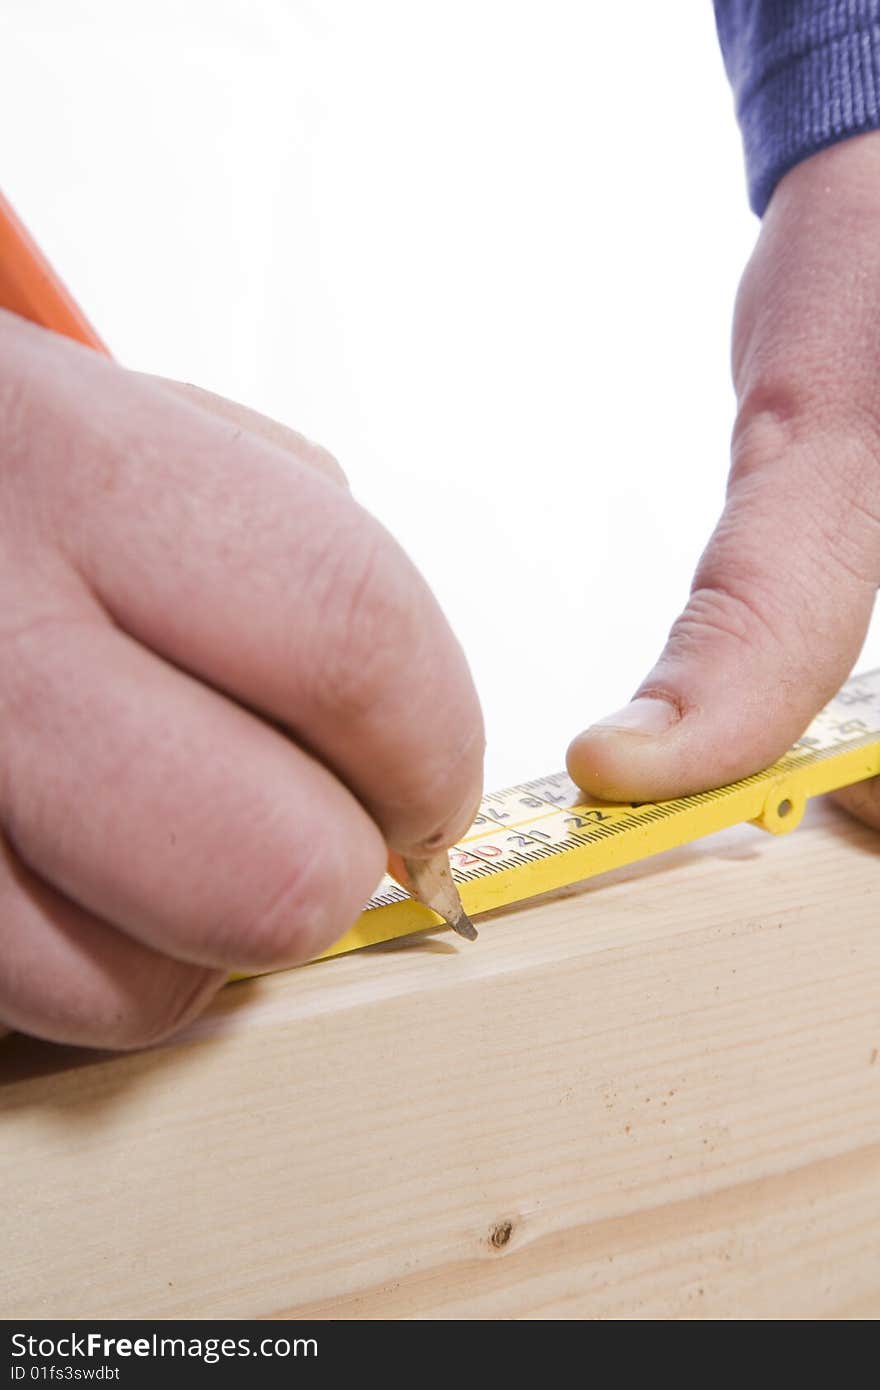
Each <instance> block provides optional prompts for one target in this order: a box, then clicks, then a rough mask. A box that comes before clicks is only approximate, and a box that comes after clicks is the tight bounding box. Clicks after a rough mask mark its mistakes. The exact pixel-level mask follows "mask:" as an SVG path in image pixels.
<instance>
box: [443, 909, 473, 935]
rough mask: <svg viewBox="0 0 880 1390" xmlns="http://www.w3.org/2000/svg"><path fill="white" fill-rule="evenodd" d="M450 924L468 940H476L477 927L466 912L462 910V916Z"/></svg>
mask: <svg viewBox="0 0 880 1390" xmlns="http://www.w3.org/2000/svg"><path fill="white" fill-rule="evenodd" d="M449 925H450V927H451V928H452V930H453V931H457V932H458V934H459V936H463V937H464V938H465V940H466V941H476V939H477V929H476V927H475V926H474V924H473V922H472V921H471V919H470V917H468V915H467V913H466V912H464V911H462V913H461V916H460V917H456V918H455V921H454V922H450V923H449Z"/></svg>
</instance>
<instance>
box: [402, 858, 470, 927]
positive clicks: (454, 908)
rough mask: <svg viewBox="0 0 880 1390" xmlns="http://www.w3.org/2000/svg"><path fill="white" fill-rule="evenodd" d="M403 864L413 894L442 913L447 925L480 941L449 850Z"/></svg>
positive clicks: (441, 915) (433, 909) (433, 910)
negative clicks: (454, 870)
mask: <svg viewBox="0 0 880 1390" xmlns="http://www.w3.org/2000/svg"><path fill="white" fill-rule="evenodd" d="M403 867H404V868H405V869H406V872H407V876H408V878H409V887H410V889H411V891H412V894H413V897H415V898H418V900H419V902H420V903H424V905H425V907H429V908H430V909H431V911H432V912H436V913H437V915H438V916H439V917H442V918H443V920H444V922H445V923H446V924H447V926H450V927H452V929H453V931H456V932H458V934H459V936H463V937H464V938H465V940H466V941H476V939H477V929H476V927H475V926H474V924H473V922H472V921H471V919H470V917H468V915H467V913H466V912H465V910H464V908H463V907H462V903H461V898H460V897H459V895H458V889H457V888H456V886H455V880H454V879H453V877H452V869H451V868H450V865H449V855H448V854H435V855H432V857H431V858H430V859H404V861H403Z"/></svg>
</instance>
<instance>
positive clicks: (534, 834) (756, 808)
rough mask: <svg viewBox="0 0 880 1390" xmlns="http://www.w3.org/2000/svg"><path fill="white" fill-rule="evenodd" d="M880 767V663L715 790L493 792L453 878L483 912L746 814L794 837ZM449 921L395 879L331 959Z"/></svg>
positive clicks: (455, 859)
mask: <svg viewBox="0 0 880 1390" xmlns="http://www.w3.org/2000/svg"><path fill="white" fill-rule="evenodd" d="M878 775H880V670H877V671H871V672H869V673H868V674H866V675H862V676H854V677H853V678H852V679H851V680H849V681H847V683H846V685H845V686H844V687H843V689H842V690H841V691H839V693H838V694H837V695H836V696H835V697H834V699H833V700H832V701H831V702H830V704H829V705H827V706H826V708H825V709H823V710H822V712H821V713H820V714H819V715H817V717H816V718H815V719H814V720H813V722H812V724H811V725H810V727H809V728H808V729H807V731H806V733H805V734H804V735H803V737H802V738H799V739H798V741H797V743H796V744H795V745H794V747H793V748H791V749H790V750H789V752H788V753H786V754H785V756H784V757H782V758H780V759H779V761H778V762H776V763H773V765H772V766H771V767H768V768H766V769H765V770H764V771H763V772H758V773H755V775H754V776H753V777H744V778H743V779H742V781H740V782H732V783H731V784H730V786H726V787H718V788H717V789H716V790H715V791H709V792H699V793H697V794H696V795H695V796H682V797H677V798H676V799H675V800H672V801H659V802H655V803H650V802H644V803H641V804H638V803H632V802H624V803H617V802H591V801H586V800H585V799H584V793H583V792H582V791H581V790H580V788H579V787H576V786H575V784H574V783H573V782H572V781H571V779H570V778H569V777H568V776H567V775H566V774H565V773H564V772H557V773H553V774H552V775H551V776H549V777H539V778H538V779H537V780H536V781H534V782H523V783H522V784H521V785H520V786H518V787H509V788H507V790H505V791H500V792H491V793H490V794H489V795H488V796H486V797H485V798H484V799H483V801H482V803H481V805H480V812H479V815H478V816H477V818H476V820H475V821H474V824H473V826H472V828H471V831H470V833H469V834H468V835H467V836H465V838H464V839H463V840H462V841H461V842H460V843H459V844H457V845H456V846H455V847H454V849H452V850H451V852H450V862H451V865H452V873H453V878H454V879H455V881H456V883H457V885H458V888H459V891H460V893H461V898H462V902H463V903H464V908H465V911H466V912H467V913H468V915H469V916H470V917H479V916H480V914H481V913H483V912H489V911H491V910H493V909H494V908H499V907H507V906H508V905H509V904H511V903H517V902H522V901H524V900H525V899H527V898H534V897H537V896H538V894H540V893H547V892H550V891H551V890H553V889H555V888H564V887H568V886H570V885H572V884H575V883H580V882H581V881H582V880H583V879H587V878H593V877H594V876H595V875H596V874H602V873H606V872H607V871H608V870H609V869H617V868H620V866H621V865H623V864H632V863H635V862H636V860H639V859H646V858H647V857H648V856H649V855H652V854H660V853H661V852H662V851H663V850H666V849H674V848H675V847H676V846H677V845H683V844H687V843H688V842H689V841H690V840H698V839H700V838H701V837H702V836H704V835H711V834H713V833H714V832H715V831H716V830H724V829H726V828H727V827H728V826H731V825H738V824H740V823H741V822H743V821H751V822H753V824H755V825H758V826H761V827H762V828H763V829H764V830H769V831H771V832H772V833H773V834H774V835H785V834H787V833H788V832H789V831H790V830H794V829H795V828H796V827H797V825H798V824H799V823H800V821H801V819H802V817H803V814H804V809H805V807H806V804H807V801H808V800H809V798H810V797H811V796H821V795H822V793H823V792H829V791H836V790H837V789H838V788H839V787H846V786H849V785H851V784H852V783H854V782H862V781H864V780H865V779H866V778H868V777H876V776H878ZM442 925H443V923H442V921H441V919H440V918H439V917H437V916H436V914H435V913H433V912H431V911H430V909H428V908H426V907H422V905H421V904H420V903H417V902H414V901H413V899H412V898H410V897H409V895H408V894H407V893H406V892H405V891H404V890H403V889H402V888H401V887H400V886H399V885H398V884H397V883H395V882H394V880H393V879H392V878H389V877H386V878H384V879H383V881H382V883H381V884H380V885H379V888H378V889H377V891H376V892H375V893H374V895H373V897H372V898H371V899H370V901H369V902H368V903H367V905H366V908H365V909H364V911H363V913H362V914H361V916H360V917H359V918H358V920H357V922H356V923H355V924H354V926H353V927H352V928H351V929H350V931H347V932H346V933H345V935H344V936H343V937H341V938H340V940H339V941H337V942H336V944H335V945H334V946H333V947H331V949H330V950H329V951H326V952H325V953H324V957H326V956H334V955H339V954H340V953H341V952H343V951H353V950H357V949H358V948H359V947H362V946H371V945H375V944H376V943H377V942H380V941H390V940H392V939H393V938H394V937H399V936H406V935H408V934H409V933H410V932H416V931H423V930H425V929H426V928H430V927H436V926H442ZM474 949H478V948H477V947H475V948H474ZM324 957H322V959H323V958H324Z"/></svg>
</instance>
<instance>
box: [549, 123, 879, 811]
mask: <svg viewBox="0 0 880 1390" xmlns="http://www.w3.org/2000/svg"><path fill="white" fill-rule="evenodd" d="M733 370H734V382H735V385H736V391H737V399H738V412H737V420H736V426H735V430H734V437H733V463H732V468H731V472H730V479H729V483H728V490H727V500H726V504H725V507H724V512H723V514H722V516H721V520H720V521H719V523H718V525H717V527H716V529H715V532H714V534H713V536H712V538H711V539H710V541H709V544H708V546H707V548H706V550H705V552H704V554H703V556H702V559H701V560H700V563H699V566H698V568H697V573H696V576H695V578H694V583H693V587H692V590H691V596H690V599H689V601H688V605H687V607H686V608H685V610H684V612H683V613H682V615H681V617H680V618H679V619H678V621H677V622H676V623H675V626H674V627H673V629H672V631H671V633H670V635H669V640H668V642H667V645H666V648H665V650H664V652H663V654H662V656H661V657H660V660H659V661H658V662H657V664H656V666H655V667H654V669H653V670H652V671H651V672H650V674H649V675H648V677H647V678H646V680H645V681H644V682H643V683H642V685H641V686H640V687H639V690H638V691H637V692H636V695H635V697H634V699H633V702H632V703H631V704H630V705H629V706H628V707H627V708H626V709H624V710H622V711H621V712H620V713H618V714H616V715H612V716H610V717H609V718H608V719H607V720H605V721H602V722H601V723H600V724H598V725H594V726H593V727H592V728H590V729H588V730H586V732H585V733H582V734H580V735H579V736H578V737H577V738H576V739H575V740H574V742H573V743H572V745H571V747H570V748H569V752H568V766H569V771H570V773H571V776H572V777H573V778H574V780H575V781H576V782H578V783H579V784H580V786H582V787H583V788H584V789H585V790H587V791H589V792H592V793H594V794H596V795H598V796H602V797H608V798H614V799H617V798H619V799H623V800H629V799H633V800H638V801H646V800H654V799H658V798H667V797H673V796H681V795H684V794H685V793H688V792H695V791H701V790H705V789H707V788H709V787H712V786H720V785H723V784H724V783H726V782H730V781H733V780H735V779H736V778H739V777H744V776H747V775H749V774H750V773H753V772H756V771H758V770H759V769H760V768H762V767H765V766H767V765H768V764H769V763H771V762H773V761H774V760H775V759H776V758H778V757H780V756H781V754H782V753H784V752H785V751H786V749H787V748H788V747H789V746H790V745H791V744H792V743H793V742H794V741H795V740H796V739H797V738H798V737H799V736H800V735H801V734H802V733H803V731H804V729H805V727H806V725H807V724H808V723H809V721H810V720H811V719H812V718H813V716H814V715H815V714H816V713H817V712H818V710H819V709H821V707H822V706H823V705H824V704H825V703H826V702H827V701H828V700H829V699H830V697H831V696H832V695H833V694H834V693H835V692H836V691H837V689H838V688H839V687H840V686H841V685H842V684H843V682H844V681H845V679H846V677H847V676H848V674H849V672H850V671H851V669H852V667H853V664H854V663H855V661H856V659H857V657H858V654H859V650H860V648H861V645H862V642H863V640H864V636H865V632H866V629H867V626H868V622H869V620H870V617H871V611H872V608H873V605H874V596H875V593H876V590H877V586H878V583H880V134H870V135H865V136H861V137H859V138H857V139H853V140H849V141H847V142H846V143H844V144H840V145H836V146H834V147H833V148H831V149H828V150H825V151H823V152H822V153H821V154H818V155H815V156H814V157H813V158H812V159H809V160H806V161H805V162H804V163H803V164H800V165H799V166H797V167H796V168H794V169H793V170H792V171H791V172H790V173H789V174H787V175H786V176H785V178H784V179H783V180H782V181H781V183H780V184H779V186H778V188H777V189H776V192H775V193H774V195H773V198H772V200H771V203H770V206H769V209H768V211H767V213H766V215H765V218H764V223H763V226H762V228H761V234H760V237H759V239H758V244H757V247H756V250H755V252H754V255H753V256H752V258H751V261H750V263H749V265H748V267H747V269H746V272H745V275H744V276H743V280H742V284H741V286H740V293H739V297H738V302H737V309H736V317H735V323H734V336H733ZM678 486H679V487H682V488H684V487H686V486H687V479H686V478H685V477H683V476H682V477H681V478H680V479H679V481H678ZM670 505H671V506H674V505H675V501H674V496H672V497H671V498H670ZM839 799H840V800H842V801H843V802H844V804H846V805H848V806H849V807H850V809H852V810H853V811H855V812H856V814H858V815H860V816H862V817H863V819H865V820H866V821H868V822H870V823H872V824H874V825H877V826H880V779H877V780H875V781H873V782H869V783H864V784H861V785H859V786H857V787H854V788H851V789H847V790H846V791H845V792H842V793H839Z"/></svg>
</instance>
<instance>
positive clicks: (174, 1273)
mask: <svg viewBox="0 0 880 1390" xmlns="http://www.w3.org/2000/svg"><path fill="white" fill-rule="evenodd" d="M878 855H880V837H878V836H876V835H874V834H872V833H871V832H870V831H868V830H866V829H864V828H863V827H860V826H858V825H857V824H856V823H855V822H852V821H850V820H849V819H848V818H846V817H844V816H843V815H842V814H841V813H839V812H837V811H835V810H834V809H833V808H831V807H825V806H817V807H815V808H813V809H812V810H811V812H810V814H809V815H808V819H807V821H806V822H805V824H804V825H803V826H802V827H801V828H800V829H799V830H798V831H797V832H796V833H795V834H794V835H792V836H790V837H786V838H782V839H775V838H772V837H770V836H765V835H763V834H762V833H761V832H759V831H757V830H754V829H752V828H751V827H740V828H738V829H737V830H735V831H730V832H726V833H725V834H723V835H719V836H716V837H713V838H712V839H710V840H706V841H702V842H700V843H699V844H697V845H693V846H689V847H686V848H684V849H682V850H678V851H673V852H671V853H670V854H667V855H665V856H663V857H661V858H660V859H657V860H654V861H648V862H645V863H643V864H641V865H638V866H634V867H632V868H630V869H626V870H621V871H619V872H618V873H616V874H615V875H613V876H609V877H607V878H605V879H603V880H594V881H593V882H591V883H590V884H589V885H588V886H587V887H586V888H585V889H583V890H581V891H580V892H577V893H569V894H565V895H563V896H560V897H556V898H554V899H553V900H548V901H544V902H540V903H535V904H532V905H530V906H528V907H525V908H522V909H520V910H518V911H508V912H506V913H504V914H501V915H499V916H498V917H497V918H496V919H495V920H492V921H487V922H484V923H483V925H482V927H481V935H480V940H479V942H478V943H476V944H475V945H473V946H470V945H468V944H467V943H465V942H458V941H457V940H454V939H453V938H452V937H451V936H450V935H448V934H444V935H438V936H434V937H426V938H420V939H418V940H416V941H414V942H412V943H411V944H409V945H407V946H399V945H394V946H392V947H385V948H381V947H380V948H374V949H372V950H371V951H369V952H360V953H357V954H355V955H352V956H348V957H342V958H338V959H336V960H331V961H325V962H320V963H318V964H316V965H314V966H310V967H307V968H306V969H302V970H299V971H293V972H289V973H287V974H284V975H277V976H274V977H271V978H267V979H263V980H257V981H249V982H246V983H243V984H238V985H234V986H232V987H230V988H229V989H227V990H225V991H224V992H223V994H222V995H221V997H220V998H219V999H218V1000H217V1002H216V1004H215V1005H214V1006H213V1008H212V1009H211V1011H210V1012H209V1013H208V1014H207V1015H206V1016H205V1017H204V1018H203V1019H201V1020H200V1021H199V1022H198V1023H196V1024H195V1025H193V1026H192V1027H191V1028H190V1029H189V1030H188V1031H187V1033H186V1034H185V1035H184V1036H183V1037H181V1038H179V1039H178V1040H176V1041H174V1042H173V1043H172V1044H170V1045H168V1046H166V1047H164V1048H160V1049H157V1050H155V1051H153V1052H151V1053H146V1054H140V1055H135V1056H125V1057H113V1058H106V1057H103V1058H96V1057H94V1056H89V1055H86V1054H82V1053H79V1054H77V1053H75V1052H69V1051H67V1052H64V1051H60V1050H57V1049H51V1048H45V1047H42V1046H40V1045H37V1044H33V1043H28V1042H26V1041H25V1040H22V1039H12V1040H9V1041H7V1042H6V1043H4V1044H2V1045H0V1057H2V1060H3V1075H2V1084H0V1114H2V1145H0V1176H2V1183H3V1192H4V1199H5V1223H4V1224H5V1235H6V1242H5V1249H6V1258H5V1260H4V1262H3V1269H2V1271H0V1309H2V1312H3V1314H4V1315H5V1316H7V1317H13V1316H14V1317H29V1316H30V1317H33V1316H43V1317H50V1316H58V1317H63V1316H71V1317H77V1318H90V1317H96V1316H104V1317H108V1316H115V1317H126V1316H144V1317H184V1316H201V1317H212V1316H219V1317H222V1316H236V1317H251V1316H266V1317H277V1316H297V1315H300V1314H306V1313H307V1314H309V1315H313V1316H319V1317H330V1318H333V1317H371V1318H374V1317H380V1318H401V1317H429V1318H447V1317H448V1318H461V1317H468V1316H478V1317H491V1318H509V1317H563V1318H569V1317H570V1318H592V1317H679V1316H681V1317H750V1318H752V1317H774V1318H781V1317H858V1318H872V1317H876V1316H877V1315H878V1314H880V1060H878V1056H880V920H878V909H877V890H878V885H880V857H878Z"/></svg>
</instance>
